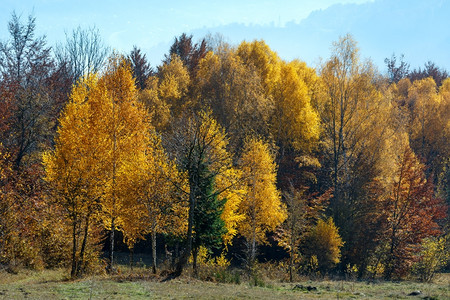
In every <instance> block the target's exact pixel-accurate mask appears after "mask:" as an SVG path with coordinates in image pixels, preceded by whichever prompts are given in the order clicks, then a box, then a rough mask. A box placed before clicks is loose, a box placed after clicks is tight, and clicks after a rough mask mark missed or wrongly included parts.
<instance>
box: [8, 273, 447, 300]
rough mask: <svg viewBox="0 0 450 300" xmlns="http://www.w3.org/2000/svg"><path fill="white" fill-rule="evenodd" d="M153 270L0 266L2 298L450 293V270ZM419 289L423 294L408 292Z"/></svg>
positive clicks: (376, 296) (344, 296)
mask: <svg viewBox="0 0 450 300" xmlns="http://www.w3.org/2000/svg"><path fill="white" fill-rule="evenodd" d="M149 273H150V270H148V269H141V270H136V269H135V270H134V271H133V272H130V270H128V271H126V272H124V273H122V274H119V275H115V276H107V275H97V276H92V277H85V278H83V279H80V280H69V279H67V276H68V270H64V269H60V270H44V271H30V270H20V271H19V272H18V273H17V274H10V273H7V272H6V271H0V299H46V300H51V299H391V298H396V299H450V274H440V275H439V276H437V277H436V279H435V280H434V282H432V283H418V282H410V281H402V282H375V283H368V282H359V281H335V280H317V281H310V280H305V281H301V282H296V283H283V282H275V281H266V282H264V284H260V285H259V286H252V285H251V284H250V283H249V282H246V281H243V282H241V283H239V284H224V283H214V282H207V281H200V280H196V279H193V278H190V277H187V276H186V277H181V278H179V279H174V280H171V281H167V282H161V279H162V278H161V277H159V276H153V275H150V274H149ZM308 287H310V289H311V288H312V290H311V291H308ZM314 288H315V289H314ZM417 290H420V291H421V294H420V295H418V296H408V294H410V293H411V292H414V291H417Z"/></svg>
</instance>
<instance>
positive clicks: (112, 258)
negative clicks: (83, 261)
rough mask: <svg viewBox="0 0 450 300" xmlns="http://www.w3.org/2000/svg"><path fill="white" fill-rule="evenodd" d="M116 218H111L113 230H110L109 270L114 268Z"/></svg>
mask: <svg viewBox="0 0 450 300" xmlns="http://www.w3.org/2000/svg"><path fill="white" fill-rule="evenodd" d="M114 221H115V220H114V218H112V219H111V231H110V232H109V265H108V271H109V272H113V270H114V269H113V268H114V231H115V230H116V226H115V222H114Z"/></svg>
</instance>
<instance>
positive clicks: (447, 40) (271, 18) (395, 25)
mask: <svg viewBox="0 0 450 300" xmlns="http://www.w3.org/2000/svg"><path fill="white" fill-rule="evenodd" d="M0 7H1V9H0V40H5V39H6V38H8V32H7V22H8V20H9V19H10V16H11V13H12V11H16V13H17V14H18V15H21V16H22V20H23V21H26V18H27V16H28V15H29V14H30V13H32V14H33V15H34V16H35V17H36V25H37V28H36V32H37V34H38V35H42V34H46V36H47V41H48V44H49V45H51V46H54V45H55V43H56V42H63V41H64V38H65V32H69V33H70V32H71V31H72V30H73V29H74V28H76V27H78V26H81V27H84V28H87V27H90V26H96V27H97V28H98V29H99V30H100V33H101V35H102V37H103V39H104V41H105V43H106V44H107V45H109V46H111V47H112V48H113V49H116V50H118V51H120V52H124V53H128V52H129V51H130V50H131V49H132V47H133V45H137V46H138V47H139V48H141V49H142V50H143V51H144V53H146V54H147V57H148V58H149V60H150V62H151V64H152V65H153V66H155V65H159V64H160V61H161V59H162V57H163V55H164V54H165V53H167V51H168V49H169V47H170V44H171V43H172V41H173V39H174V37H175V36H179V35H180V34H181V33H183V32H187V33H193V34H194V38H195V39H199V38H202V37H203V36H204V35H205V34H207V33H212V34H214V33H216V32H219V33H223V35H224V37H225V38H228V39H227V40H228V41H230V42H231V43H232V44H237V43H239V42H240V41H242V40H243V39H246V40H253V39H261V38H263V39H265V40H266V42H267V43H268V44H269V46H270V47H271V48H272V49H273V50H275V51H277V52H278V53H279V54H280V56H281V57H282V58H284V59H287V60H290V59H293V58H300V59H301V60H304V61H306V62H307V63H308V64H309V65H311V66H313V67H314V66H315V64H316V63H317V62H318V61H319V57H322V58H326V57H328V56H329V53H330V46H331V43H332V42H333V41H336V40H337V39H338V38H339V36H340V35H343V34H346V33H351V34H353V35H354V37H355V38H356V40H357V41H358V42H359V46H360V48H361V56H362V57H368V58H371V59H372V60H373V61H374V62H375V64H376V65H377V66H378V67H379V68H380V69H381V71H382V69H383V68H384V63H383V60H384V58H385V57H388V56H390V55H391V54H392V53H393V52H395V53H396V54H401V53H404V54H405V58H406V60H407V61H409V62H411V67H413V68H414V67H418V66H423V63H425V62H426V61H427V60H432V61H435V62H436V63H437V64H438V65H439V66H443V67H444V68H446V69H448V70H450V51H448V49H450V33H449V32H450V31H449V30H448V28H450V17H448V16H450V0H308V1H307V0H247V1H246V0H240V1H239V0H227V1H223V0H222V1H201V0H191V1H187V0H186V1H170V0H169V1H154V0H150V1H143V0H142V1H138V0H126V1H123V0H120V1H119V0H109V1H106V0H89V1H86V0H78V1H77V0H71V1H67V0H39V1H31V0H0Z"/></svg>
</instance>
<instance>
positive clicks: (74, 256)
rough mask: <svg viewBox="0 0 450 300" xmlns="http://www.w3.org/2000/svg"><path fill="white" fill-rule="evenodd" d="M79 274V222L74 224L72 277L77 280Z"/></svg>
mask: <svg viewBox="0 0 450 300" xmlns="http://www.w3.org/2000/svg"><path fill="white" fill-rule="evenodd" d="M76 272H77V222H76V221H74V222H73V228H72V271H71V272H70V277H72V278H75V276H76Z"/></svg>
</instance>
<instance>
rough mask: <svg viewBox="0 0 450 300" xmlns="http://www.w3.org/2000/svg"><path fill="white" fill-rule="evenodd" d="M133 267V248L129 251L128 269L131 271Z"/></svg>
mask: <svg viewBox="0 0 450 300" xmlns="http://www.w3.org/2000/svg"><path fill="white" fill-rule="evenodd" d="M133 265H134V248H131V249H130V268H131V270H133Z"/></svg>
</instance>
